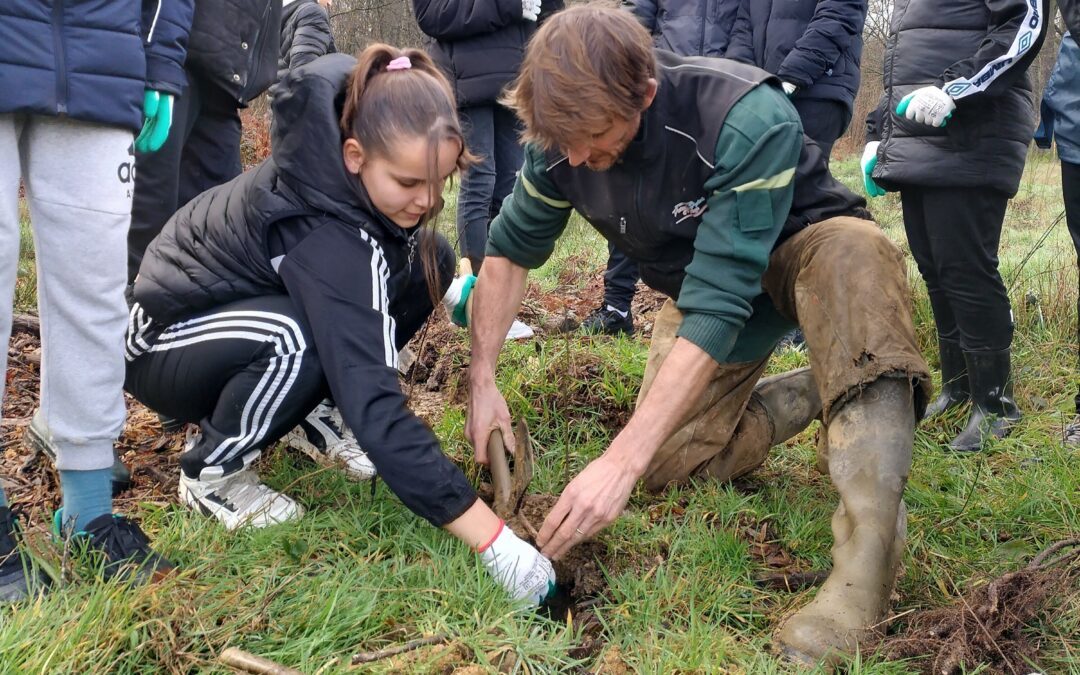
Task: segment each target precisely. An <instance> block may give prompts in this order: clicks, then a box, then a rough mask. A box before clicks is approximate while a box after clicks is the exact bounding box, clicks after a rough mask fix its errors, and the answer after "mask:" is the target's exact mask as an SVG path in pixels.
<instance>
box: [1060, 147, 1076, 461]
mask: <svg viewBox="0 0 1080 675" xmlns="http://www.w3.org/2000/svg"><path fill="white" fill-rule="evenodd" d="M1061 196H1062V198H1063V199H1064V201H1065V223H1066V224H1067V225H1068V227H1069V235H1070V236H1071V237H1072V242H1073V247H1074V248H1075V249H1076V258H1077V266H1080V164H1073V163H1072V162H1066V161H1064V160H1062V161H1061ZM1076 311H1077V324H1076V331H1077V345H1078V349H1080V295H1078V296H1077V300H1076ZM1078 361H1080V353H1078ZM1073 405H1074V406H1075V410H1076V414H1077V416H1078V417H1077V419H1076V420H1073V422H1072V423H1071V424H1070V425H1069V426H1068V427H1067V428H1066V430H1065V439H1066V441H1067V442H1069V443H1072V444H1080V392H1078V393H1077V394H1076V398H1075V399H1074V400H1073Z"/></svg>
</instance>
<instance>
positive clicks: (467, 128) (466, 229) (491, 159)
mask: <svg viewBox="0 0 1080 675" xmlns="http://www.w3.org/2000/svg"><path fill="white" fill-rule="evenodd" d="M494 111H495V108H494V105H483V106H472V107H468V108H462V109H461V110H459V111H458V113H459V115H460V116H461V124H462V129H463V131H464V132H465V144H466V145H467V146H468V148H469V150H470V151H472V153H473V154H474V155H477V156H478V157H479V162H477V163H476V164H474V165H473V166H471V167H469V169H468V170H467V171H465V174H464V175H463V176H462V177H461V189H460V190H459V191H458V207H457V232H458V248H459V250H460V251H461V255H462V257H465V258H468V259H469V262H470V263H472V266H473V274H477V273H479V272H480V266H481V265H482V264H483V261H484V249H485V247H486V246H487V233H488V225H489V224H490V218H491V200H492V194H493V192H494V190H495V132H494V124H495V122H494ZM519 168H520V167H519Z"/></svg>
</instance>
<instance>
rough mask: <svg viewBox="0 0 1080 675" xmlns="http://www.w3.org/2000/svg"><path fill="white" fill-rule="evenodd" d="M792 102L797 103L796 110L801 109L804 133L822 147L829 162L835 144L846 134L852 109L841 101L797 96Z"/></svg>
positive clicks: (800, 114)
mask: <svg viewBox="0 0 1080 675" xmlns="http://www.w3.org/2000/svg"><path fill="white" fill-rule="evenodd" d="M792 103H794V104H795V110H797V111H799V119H800V120H802V125H803V133H804V134H806V135H807V136H809V137H810V138H812V139H814V141H815V142H816V143H817V144H818V145H819V146H820V147H821V152H822V153H823V154H824V155H825V161H826V162H828V161H829V155H830V154H831V153H832V147H833V145H834V144H835V143H836V140H837V139H838V138H840V137H841V136H843V135H844V131H845V130H846V129H847V126H848V123H849V122H850V121H851V111H850V110H849V109H848V107H847V106H846V105H844V104H843V103H841V102H840V101H827V100H824V99H816V98H796V99H794V100H792Z"/></svg>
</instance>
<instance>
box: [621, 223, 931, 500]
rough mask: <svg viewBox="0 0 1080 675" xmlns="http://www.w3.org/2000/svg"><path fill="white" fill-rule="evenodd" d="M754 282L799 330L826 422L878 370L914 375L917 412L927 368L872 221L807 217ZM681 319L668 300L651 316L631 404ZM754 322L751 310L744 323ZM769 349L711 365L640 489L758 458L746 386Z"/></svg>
mask: <svg viewBox="0 0 1080 675" xmlns="http://www.w3.org/2000/svg"><path fill="white" fill-rule="evenodd" d="M762 288H763V290H764V292H765V295H767V296H768V300H771V305H772V307H773V308H775V310H776V312H777V313H779V315H780V316H781V317H783V318H785V319H787V320H788V321H793V322H796V323H798V324H799V326H801V327H802V330H803V333H804V334H805V335H806V344H807V346H808V347H809V351H810V367H811V370H812V371H813V373H814V375H815V380H816V383H817V387H818V392H819V394H820V396H821V402H822V419H823V421H824V422H825V423H826V424H827V423H828V422H829V420H830V419H831V417H832V415H834V414H835V413H836V411H838V410H839V409H840V408H841V407H843V405H844V404H845V403H847V402H848V401H849V400H851V399H853V398H855V397H857V396H858V395H859V392H860V391H861V390H862V388H863V387H865V386H866V385H868V384H870V383H871V382H873V381H875V380H876V379H878V378H879V377H883V376H886V377H897V378H903V379H907V380H909V381H910V382H911V383H912V385H913V392H914V397H915V405H916V412H917V413H918V414H919V415H920V416H921V414H922V410H923V409H924V407H925V404H926V401H927V400H928V398H929V395H930V371H929V369H928V368H927V365H926V362H925V360H924V359H923V357H922V354H921V353H920V352H919V348H918V346H917V344H916V342H915V329H914V326H913V324H912V320H911V292H910V290H909V288H908V283H907V274H906V268H905V266H904V260H903V255H902V254H901V252H900V250H899V249H898V248H897V247H896V246H895V245H894V244H893V243H892V242H891V241H889V240H888V238H886V237H885V235H884V234H882V233H881V231H880V230H879V229H878V227H877V226H876V225H875V224H874V223H872V222H869V221H865V220H860V219H857V218H850V217H840V218H831V219H829V220H825V221H822V222H820V223H816V224H814V225H811V226H810V227H807V228H806V229H804V230H802V231H801V232H799V233H797V234H795V235H794V236H792V237H791V238H790V239H788V240H787V241H786V242H784V243H783V244H782V245H781V246H780V247H778V248H777V249H776V250H775V251H773V253H772V255H771V256H770V258H769V267H768V270H767V271H766V273H765V275H764V277H763V278H762ZM759 300H761V299H759ZM754 306H755V307H759V306H761V305H760V304H759V302H755V303H754ZM762 320H763V321H769V319H768V318H763V319H762ZM681 322H682V314H681V313H680V312H679V310H678V309H677V308H676V307H675V304H674V303H673V302H672V301H671V300H668V302H667V303H666V304H665V305H664V307H663V309H661V311H660V313H659V315H658V316H657V318H656V321H655V323H654V326H653V337H652V345H651V347H650V350H649V360H648V364H647V365H646V368H645V376H644V380H643V382H642V386H641V392H640V394H639V396H638V403H639V404H640V403H641V401H643V400H644V399H645V396H646V395H647V394H648V391H649V387H650V386H651V384H652V382H653V380H654V379H655V377H656V374H657V373H658V372H659V370H660V367H661V366H662V364H663V362H664V359H665V358H666V357H667V355H668V353H669V352H670V351H671V349H672V347H674V345H675V339H676V332H677V331H678V328H679V325H680V323H681ZM754 322H755V317H754V316H751V318H750V320H749V321H748V325H747V328H751V324H752V323H754ZM782 333H783V330H780V331H779V334H778V337H779V335H780V334H782ZM736 351H738V345H736ZM770 353H771V350H770V351H769V353H766V354H765V355H764V356H761V357H760V358H755V359H753V360H747V361H743V362H740V363H722V364H720V365H719V368H718V370H717V371H716V373H715V375H714V376H713V378H712V381H711V382H710V383H709V385H708V387H707V389H706V391H705V393H704V395H703V396H702V397H701V399H700V401H699V402H698V405H696V406H695V407H694V408H692V409H691V410H688V411H686V413H685V415H684V418H683V419H684V423H683V424H682V426H681V427H680V428H679V429H678V430H677V431H676V432H675V433H674V434H673V435H672V436H671V437H670V438H669V439H668V440H667V441H666V442H665V443H664V445H663V446H661V448H660V450H659V451H658V452H657V453H656V456H655V457H653V460H652V463H651V464H650V465H649V468H648V469H647V470H646V472H645V476H644V480H645V486H646V488H647V489H649V490H652V491H658V490H661V489H663V488H664V486H666V485H667V484H668V483H671V482H673V481H683V480H686V479H688V478H690V477H694V476H698V477H712V478H716V479H719V480H730V479H732V478H735V477H737V476H740V475H742V474H744V473H746V472H748V471H751V470H753V469H754V468H756V467H757V466H759V465H760V464H761V463H762V462H763V461H764V460H765V457H766V455H767V454H768V450H769V446H770V445H771V444H772V440H773V429H774V422H773V420H772V419H770V417H769V411H767V410H766V409H765V407H764V405H763V404H762V402H761V401H760V400H758V399H757V398H755V397H754V396H753V393H754V385H755V384H756V383H757V381H758V380H759V379H760V378H761V375H762V373H763V372H764V371H765V366H766V364H767V362H768V358H769V354H770Z"/></svg>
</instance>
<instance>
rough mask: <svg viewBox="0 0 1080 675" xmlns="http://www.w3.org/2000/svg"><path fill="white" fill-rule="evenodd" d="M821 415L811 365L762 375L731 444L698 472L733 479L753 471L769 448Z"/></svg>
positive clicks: (818, 396) (763, 459) (765, 455)
mask: <svg viewBox="0 0 1080 675" xmlns="http://www.w3.org/2000/svg"><path fill="white" fill-rule="evenodd" d="M820 415H821V396H820V395H819V394H818V387H817V381H816V380H815V379H814V375H813V373H811V372H810V369H809V368H797V369H795V370H791V371H788V372H786V373H780V374H779V375H771V376H769V377H763V378H761V380H759V381H758V383H757V385H755V386H754V392H753V393H752V394H750V402H749V403H748V404H747V406H746V412H744V413H743V416H742V419H740V420H739V424H738V425H737V426H736V427H735V431H734V433H732V436H731V442H730V443H729V444H728V447H727V448H726V449H725V451H724V452H722V453H720V454H719V455H716V456H715V457H713V458H712V459H710V460H709V461H708V462H706V463H705V465H704V466H702V467H701V469H700V471H699V473H700V475H705V476H711V477H713V478H717V479H720V480H731V479H733V478H738V477H739V476H741V475H743V474H746V473H748V472H750V471H753V470H754V469H756V468H757V467H759V466H761V464H762V463H763V462H764V461H765V458H766V457H768V456H769V448H771V447H772V446H774V445H778V444H780V443H783V442H784V441H786V440H788V439H789V438H792V437H794V436H795V435H796V434H798V433H799V432H800V431H802V430H803V429H805V428H806V427H808V426H809V425H810V423H811V422H813V421H814V419H815V418H816V417H818V416H820Z"/></svg>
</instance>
